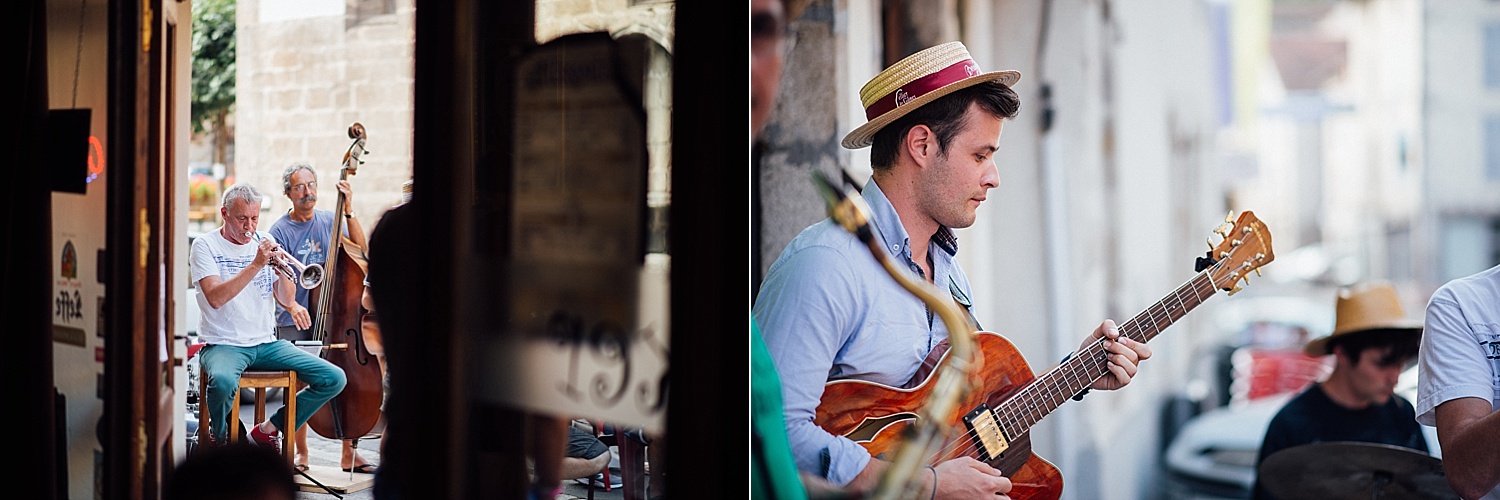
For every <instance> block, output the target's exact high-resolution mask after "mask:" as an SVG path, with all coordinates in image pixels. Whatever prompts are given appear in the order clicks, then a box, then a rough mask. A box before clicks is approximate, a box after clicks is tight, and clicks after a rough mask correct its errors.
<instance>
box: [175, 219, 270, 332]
mask: <svg viewBox="0 0 1500 500" xmlns="http://www.w3.org/2000/svg"><path fill="white" fill-rule="evenodd" d="M257 234H258V235H259V237H260V238H270V235H267V234H265V233H257ZM258 246H259V242H258V241H256V240H255V239H254V238H252V239H251V240H250V241H249V242H247V243H245V244H243V245H236V244H234V243H233V242H231V241H229V240H227V239H224V235H223V232H222V231H213V232H212V233H209V234H205V235H203V236H200V237H198V238H197V239H194V240H193V248H192V251H191V255H192V267H191V271H190V273H191V279H192V280H193V282H194V283H197V282H198V281H199V280H202V279H203V278H204V277H207V276H218V277H219V279H220V280H223V281H229V279H230V278H232V277H234V275H235V274H237V273H239V272H240V270H242V269H244V268H246V267H249V266H250V263H251V262H253V261H255V252H256V248H257V247H258ZM276 278H277V276H276V271H275V268H274V267H273V266H270V265H266V266H264V267H262V268H261V269H260V272H258V273H256V274H255V278H254V279H252V280H251V281H250V284H248V285H245V289H244V290H241V291H240V293H239V294H238V295H235V296H234V297H233V298H231V299H229V301H228V302H225V303H224V306H223V307H220V308H217V309H215V308H213V307H212V306H210V305H209V304H208V297H207V295H206V294H202V293H200V294H198V310H199V311H200V312H201V316H202V321H201V322H200V324H199V326H198V337H199V338H200V339H202V340H203V342H204V343H206V344H210V345H232V346H238V347H250V346H256V345H260V344H264V343H266V342H272V341H275V340H276V301H275V300H274V298H273V296H272V286H274V285H275V284H276Z"/></svg>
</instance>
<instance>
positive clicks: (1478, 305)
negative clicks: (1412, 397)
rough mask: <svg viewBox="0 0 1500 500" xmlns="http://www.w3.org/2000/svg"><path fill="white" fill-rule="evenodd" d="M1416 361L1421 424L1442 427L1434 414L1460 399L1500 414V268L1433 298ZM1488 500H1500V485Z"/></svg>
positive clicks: (1464, 280) (1456, 284) (1449, 287)
mask: <svg viewBox="0 0 1500 500" xmlns="http://www.w3.org/2000/svg"><path fill="white" fill-rule="evenodd" d="M1417 359H1418V363H1420V366H1419V367H1418V370H1419V371H1418V372H1417V374H1418V379H1417V422H1420V423H1422V424H1425V425H1437V416H1436V413H1435V412H1434V409H1435V408H1437V407H1438V405H1441V404H1443V403H1446V402H1448V401H1452V400H1454V399H1458V398H1479V399H1483V400H1487V401H1489V402H1490V408H1492V409H1500V266H1495V267H1492V268H1490V269H1489V270H1486V271H1483V272H1480V273H1479V274H1475V275H1472V276H1468V277H1464V278H1459V279H1456V280H1453V281H1450V282H1448V283H1447V284H1445V285H1443V286H1442V287H1441V288H1438V290H1437V292H1434V293H1433V294H1432V299H1431V300H1429V301H1428V302H1427V320H1426V324H1425V326H1424V327H1423V332H1422V348H1421V350H1420V351H1419V352H1418V355H1417ZM1484 498H1486V499H1489V500H1500V486H1497V487H1495V489H1493V490H1491V491H1490V492H1489V493H1488V494H1486V495H1485V496H1484Z"/></svg>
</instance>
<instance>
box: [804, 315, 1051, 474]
mask: <svg viewBox="0 0 1500 500" xmlns="http://www.w3.org/2000/svg"><path fill="white" fill-rule="evenodd" d="M975 341H976V345H975V353H974V355H975V356H974V363H975V364H977V365H979V367H978V370H977V373H976V375H975V376H976V379H977V380H976V384H975V386H974V387H975V389H974V390H972V391H970V392H969V393H968V394H967V395H966V396H965V398H964V400H963V401H962V402H961V403H959V404H958V407H957V408H958V410H957V412H956V413H955V414H954V415H952V416H951V418H950V419H949V421H948V422H947V424H949V426H950V427H949V428H952V429H957V430H962V429H963V428H964V426H963V423H962V421H961V420H962V417H963V415H964V414H965V413H967V412H969V411H970V410H972V409H974V408H977V407H979V406H980V405H986V406H988V407H989V408H998V407H999V406H1000V404H1001V403H1002V402H1004V401H1005V400H1006V399H1009V397H1010V396H1011V395H1012V394H1014V393H1015V392H1016V391H1018V390H1020V389H1021V388H1022V387H1024V386H1025V385H1027V384H1028V383H1030V382H1031V381H1032V380H1034V379H1036V375H1035V374H1033V373H1032V372H1031V367H1030V366H1029V365H1027V364H1026V359H1025V358H1024V357H1022V356H1021V353H1020V352H1019V351H1017V350H1016V347H1015V345H1013V344H1011V343H1010V341H1009V340H1006V339H1005V337H1002V336H1000V335H999V334H995V333H991V332H976V335H975ZM946 357H947V348H946V344H943V345H942V346H939V348H935V349H933V351H932V353H931V354H929V355H928V359H927V360H926V361H925V362H924V363H923V368H922V369H920V370H918V372H917V374H916V376H914V377H913V380H920V381H921V382H920V383H918V384H916V385H914V386H910V387H907V388H899V387H891V386H888V385H884V384H877V383H873V382H865V381H862V380H835V381H833V382H829V383H828V384H827V385H825V386H824V387H823V397H822V399H821V400H820V401H819V403H818V409H817V414H816V416H814V418H813V422H814V423H815V424H817V425H818V426H819V427H822V428H823V429H824V430H826V431H828V432H830V433H833V434H837V435H840V436H845V437H848V438H849V439H852V440H854V441H855V442H857V443H859V444H860V445H862V446H864V447H865V449H868V450H870V454H871V455H875V456H881V455H882V454H884V455H885V456H886V457H891V456H894V454H895V450H896V447H897V446H899V445H900V443H901V441H902V437H903V436H902V435H903V431H904V430H905V429H906V428H907V427H910V426H912V425H915V424H916V419H917V413H918V411H919V410H920V407H921V405H922V403H923V402H924V401H926V400H927V396H928V394H929V393H930V392H931V391H932V388H933V386H934V385H935V384H934V380H933V379H932V378H931V377H928V375H929V374H930V373H931V372H932V368H933V367H935V366H937V365H939V364H940V363H942V362H943V361H944V359H945V358H946ZM1009 438H1010V447H1009V448H1008V449H1007V450H1005V452H1004V453H1001V454H1000V455H999V456H998V457H994V459H993V460H990V461H988V462H987V463H989V464H990V466H992V467H995V468H996V469H999V470H1000V471H1001V472H1003V473H1004V474H1005V476H1006V477H1008V478H1010V480H1011V484H1012V485H1013V486H1014V489H1012V490H1011V492H1010V497H1011V498H1016V499H1038V500H1055V499H1057V498H1058V497H1060V496H1061V495H1062V473H1061V472H1059V471H1058V470H1057V467H1055V466H1053V465H1052V464H1051V463H1048V462H1047V461H1046V460H1043V459H1042V458H1041V457H1038V456H1036V455H1035V454H1032V453H1031V433H1030V432H1025V433H1022V434H1020V435H1018V436H1009ZM959 440H963V441H964V442H961V443H955V441H959ZM942 449H943V450H945V452H943V453H940V454H939V455H937V456H936V457H933V458H932V459H931V460H930V461H929V462H928V463H929V464H934V465H935V464H937V463H941V462H944V461H946V460H949V459H953V458H957V457H960V456H973V457H974V458H976V459H978V458H980V457H979V456H978V455H976V454H974V453H972V452H971V451H968V450H973V447H972V446H970V445H969V442H968V438H967V437H965V436H964V435H963V433H962V432H959V431H955V432H951V433H950V436H949V437H948V438H947V440H945V441H944V443H943V446H942Z"/></svg>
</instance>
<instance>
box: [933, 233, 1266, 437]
mask: <svg viewBox="0 0 1500 500" xmlns="http://www.w3.org/2000/svg"><path fill="white" fill-rule="evenodd" d="M1239 250H1241V247H1238V246H1236V247H1235V248H1233V249H1231V250H1230V251H1229V254H1230V256H1233V255H1235V254H1237V253H1238V251H1239ZM1229 260H1230V259H1228V258H1225V259H1221V260H1220V261H1219V262H1215V263H1214V264H1213V265H1212V266H1209V268H1208V269H1206V270H1205V271H1204V272H1200V273H1198V274H1197V275H1195V276H1194V277H1193V278H1191V279H1189V280H1188V281H1187V282H1186V283H1183V284H1182V285H1180V286H1178V287H1177V289H1175V290H1173V291H1172V293H1171V296H1170V297H1168V298H1170V299H1173V300H1176V301H1177V306H1178V309H1179V310H1180V311H1181V314H1178V315H1177V316H1176V317H1173V316H1172V313H1173V311H1172V310H1171V309H1170V308H1169V307H1168V306H1167V304H1166V303H1165V302H1166V300H1167V299H1168V298H1163V299H1162V300H1159V301H1157V302H1156V303H1155V304H1152V305H1151V307H1148V308H1147V309H1146V311H1145V312H1143V313H1141V314H1138V315H1136V316H1135V317H1133V318H1131V319H1130V320H1128V321H1126V322H1125V323H1123V324H1121V325H1120V326H1119V328H1120V335H1124V336H1126V337H1127V338H1131V339H1134V340H1138V341H1141V342H1149V341H1150V340H1151V339H1153V338H1155V337H1156V336H1157V335H1159V334H1160V333H1161V332H1162V331H1163V330H1166V329H1167V328H1169V327H1171V326H1172V325H1173V324H1174V323H1175V322H1176V321H1177V320H1179V319H1182V318H1184V317H1187V314H1188V312H1190V311H1191V309H1193V308H1196V307H1197V306H1199V305H1202V304H1203V302H1204V301H1206V300H1208V298H1209V297H1212V296H1213V295H1214V293H1215V291H1216V290H1217V289H1218V287H1217V286H1216V283H1215V282H1214V279H1213V277H1212V275H1213V274H1216V273H1217V272H1218V271H1222V270H1223V267H1224V263H1225V262H1228V261H1229ZM1231 283H1233V281H1231ZM1204 285H1207V288H1206V289H1204ZM1185 290H1186V291H1191V292H1192V298H1193V299H1194V304H1193V305H1192V307H1188V306H1187V305H1186V304H1185V303H1183V302H1182V293H1183V292H1184V291H1185ZM1158 309H1160V311H1158ZM1157 314H1162V315H1164V316H1165V320H1166V323H1165V325H1158V323H1157V320H1158V319H1157ZM1143 316H1144V317H1146V318H1147V319H1150V320H1151V329H1152V331H1149V332H1147V333H1144V334H1143V335H1142V339H1144V340H1142V339H1137V338H1135V337H1134V336H1131V335H1130V334H1131V333H1134V332H1135V331H1136V326H1137V325H1138V322H1137V320H1139V319H1140V318H1141V317H1143ZM1103 345H1104V339H1103V338H1100V339H1096V340H1095V341H1094V342H1093V343H1091V344H1089V345H1088V346H1087V347H1085V348H1084V349H1083V351H1084V352H1085V355H1084V356H1080V357H1078V358H1077V359H1078V360H1079V361H1078V362H1077V363H1065V364H1064V365H1063V366H1060V367H1059V368H1058V369H1059V370H1060V371H1063V372H1065V373H1063V374H1059V375H1058V376H1062V375H1066V374H1071V375H1073V377H1074V380H1075V381H1079V379H1078V378H1077V370H1075V369H1074V368H1075V367H1076V368H1081V369H1083V370H1085V371H1088V370H1089V369H1090V368H1097V369H1099V373H1098V374H1093V373H1092V372H1091V371H1088V373H1089V374H1090V380H1098V379H1099V378H1100V377H1102V376H1103V374H1104V371H1105V370H1106V369H1105V368H1104V366H1105V365H1106V364H1107V360H1105V362H1104V363H1100V364H1083V363H1082V360H1084V359H1088V358H1092V357H1094V356H1095V355H1096V354H1105V353H1107V351H1106V350H1104V348H1103ZM1096 348H1098V349H1096ZM1096 350H1097V351H1099V352H1098V353H1096V352H1095V351H1096ZM1034 380H1035V379H1034ZM1038 385H1043V384H1040V383H1033V384H1029V385H1027V386H1025V387H1022V388H1021V390H1020V391H1018V392H1017V393H1016V394H1015V395H1013V396H1012V397H1011V398H1009V399H1007V400H1006V403H1009V402H1011V401H1014V400H1017V399H1020V398H1030V399H1033V400H1034V399H1035V398H1034V397H1033V394H1034V393H1035V391H1033V390H1032V389H1034V388H1035V387H1037V386H1038ZM1053 385H1055V384H1053ZM1080 385H1082V384H1080ZM1044 389H1047V390H1050V389H1051V387H1050V386H1048V387H1044ZM1061 394H1062V393H1054V398H1055V396H1057V395H1061ZM1066 400H1067V399H1066V398H1064V399H1053V401H1052V404H1053V406H1054V408H1053V409H1055V407H1056V406H1059V405H1061V404H1062V403H1063V402H1064V401H1066ZM1028 405H1030V406H1032V413H1031V416H1034V417H1035V419H1034V420H1032V421H1031V422H1030V423H1029V424H1027V425H1025V426H1024V427H1025V428H1026V430H1027V431H1028V432H1029V431H1030V427H1031V425H1034V424H1035V423H1036V422H1039V421H1040V420H1041V418H1043V417H1045V416H1046V414H1040V415H1037V414H1035V406H1034V405H1035V401H1031V402H1029V403H1028ZM1007 408H1009V406H1004V407H1002V408H1001V409H999V410H998V411H997V410H995V409H992V410H991V414H992V415H994V416H995V417H996V424H997V425H998V427H1000V429H999V430H1000V431H1001V432H1002V433H1003V434H1004V435H1009V436H1011V437H1012V438H1013V437H1015V436H1018V435H1020V434H1021V433H1019V432H1015V429H1016V428H1018V427H1022V426H1021V425H1019V424H1020V418H1021V416H1020V415H1015V414H1014V412H1010V411H1008V410H1007ZM1044 408H1045V406H1044ZM1047 411H1048V412H1049V413H1050V411H1051V410H1047ZM997 413H1005V414H1006V415H1005V416H1003V417H1002V416H1001V415H998V414H997ZM1007 422H1009V423H1011V424H1012V425H1011V427H1010V428H1006V425H1005V424H1006V423H1007ZM975 432H976V431H975V430H973V429H966V430H965V431H964V433H963V435H961V436H960V438H959V439H956V440H954V442H953V443H952V444H950V445H948V446H944V447H943V448H941V449H940V450H938V452H937V453H936V455H929V457H928V462H929V463H932V462H934V461H935V460H936V459H937V458H939V457H944V456H952V454H953V453H954V452H955V451H957V452H958V453H959V454H962V455H972V454H975V453H974V452H976V451H978V446H979V442H981V441H982V439H981V438H979V437H978V436H977V434H976V433H975ZM1002 437H1003V436H1002ZM955 447H957V448H955ZM992 458H993V457H992Z"/></svg>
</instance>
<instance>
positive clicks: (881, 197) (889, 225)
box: [861, 177, 958, 257]
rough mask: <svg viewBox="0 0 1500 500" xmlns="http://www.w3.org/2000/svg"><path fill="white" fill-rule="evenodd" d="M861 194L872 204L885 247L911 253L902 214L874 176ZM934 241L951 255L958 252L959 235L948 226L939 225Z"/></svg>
mask: <svg viewBox="0 0 1500 500" xmlns="http://www.w3.org/2000/svg"><path fill="white" fill-rule="evenodd" d="M861 195H862V196H864V198H865V203H866V204H867V205H869V206H870V215H871V218H872V219H873V221H872V222H874V224H875V229H876V230H877V231H878V232H879V233H880V239H881V242H882V243H884V244H885V248H886V249H888V250H890V251H891V253H892V254H895V255H904V254H907V253H909V252H910V251H911V249H910V242H911V236H910V235H908V234H906V226H903V225H901V216H899V215H896V207H895V206H893V205H891V200H890V199H889V198H886V197H885V192H883V191H881V190H880V185H878V184H876V183H875V178H874V177H871V178H870V180H869V181H867V182H865V188H864V190H863V191H862V192H861ZM932 242H933V243H934V244H936V245H937V247H938V248H940V249H942V250H943V252H945V253H947V254H948V256H950V257H951V256H954V255H956V254H958V237H957V236H954V234H953V230H952V229H948V228H947V227H946V226H938V230H937V233H934V234H933V235H932ZM908 257H910V256H908Z"/></svg>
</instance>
